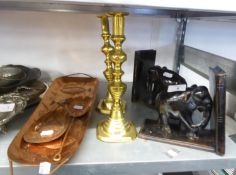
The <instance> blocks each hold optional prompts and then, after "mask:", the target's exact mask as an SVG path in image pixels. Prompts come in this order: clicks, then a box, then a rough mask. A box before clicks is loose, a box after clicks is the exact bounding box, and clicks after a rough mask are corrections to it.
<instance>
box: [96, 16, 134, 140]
mask: <svg viewBox="0 0 236 175" xmlns="http://www.w3.org/2000/svg"><path fill="white" fill-rule="evenodd" d="M109 15H111V16H112V17H113V35H112V37H111V39H112V41H113V42H114V46H115V50H114V52H112V55H111V61H112V63H113V65H114V71H113V82H112V83H111V84H109V91H110V93H111V96H112V98H113V105H112V109H111V114H110V116H109V118H108V119H106V120H103V121H101V122H99V124H98V127H97V138H98V139H100V140H102V141H105V142H126V141H131V140H133V139H135V138H136V136H137V133H136V129H135V126H134V125H133V123H132V122H130V121H127V120H125V116H124V112H125V111H123V108H122V103H121V97H122V96H123V94H124V93H125V91H126V85H125V84H124V83H123V82H122V80H121V76H122V75H123V74H124V72H123V71H122V70H121V65H122V64H123V62H124V61H125V60H126V54H125V53H124V52H123V50H122V43H123V42H124V40H125V36H124V16H125V15H128V13H123V12H114V13H109Z"/></svg>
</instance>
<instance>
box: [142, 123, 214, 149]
mask: <svg viewBox="0 0 236 175" xmlns="http://www.w3.org/2000/svg"><path fill="white" fill-rule="evenodd" d="M139 137H140V138H143V139H148V140H154V141H158V142H164V143H170V144H175V145H180V146H186V147H191V148H197V149H203V150H207V151H212V152H215V132H214V130H203V131H201V132H200V133H199V138H197V139H190V138H189V137H188V136H187V135H186V132H180V131H177V130H172V131H171V134H168V135H167V134H165V132H164V131H163V129H162V124H160V123H159V122H158V121H157V120H151V119H146V120H145V123H144V126H143V127H142V128H141V130H140V132H139Z"/></svg>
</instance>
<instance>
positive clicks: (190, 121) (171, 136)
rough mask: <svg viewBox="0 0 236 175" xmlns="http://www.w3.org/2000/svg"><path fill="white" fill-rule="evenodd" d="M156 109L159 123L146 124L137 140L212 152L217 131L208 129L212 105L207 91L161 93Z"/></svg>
mask: <svg viewBox="0 0 236 175" xmlns="http://www.w3.org/2000/svg"><path fill="white" fill-rule="evenodd" d="M156 108H157V110H158V113H159V116H158V119H157V120H151V119H146V120H145V123H144V126H143V127H142V129H141V130H140V133H139V137H140V138H143V139H150V140H154V141H160V142H165V143H171V144H176V145H180V146H187V147H192V148H198V149H203V150H208V151H215V147H216V141H215V140H216V139H215V133H216V132H215V131H216V129H215V128H209V126H208V123H209V121H210V120H211V116H212V115H211V112H212V108H213V102H212V99H211V96H210V94H209V92H208V89H207V88H206V87H204V86H196V85H193V86H191V87H190V88H187V89H186V90H185V91H175V92H167V91H163V92H161V93H160V95H159V97H158V98H157V99H156ZM196 113H198V115H196Z"/></svg>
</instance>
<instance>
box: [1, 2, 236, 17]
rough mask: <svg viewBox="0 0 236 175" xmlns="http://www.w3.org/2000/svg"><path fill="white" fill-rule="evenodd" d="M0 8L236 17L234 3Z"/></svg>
mask: <svg viewBox="0 0 236 175" xmlns="http://www.w3.org/2000/svg"><path fill="white" fill-rule="evenodd" d="M0 9H4V10H36V11H66V12H86V13H100V12H107V11H128V12H130V13H131V14H141V15H162V16H163V15H172V16H176V12H182V13H186V14H188V15H190V16H212V15H213V14H214V15H215V16H219V15H222V14H223V16H225V15H229V16H234V15H235V14H236V8H235V2H234V1H233V0H225V1H220V0H217V1H214V0H208V1H204V0H198V1H196V0H118V1H117V0H43V1H42V0H41V1H40V0H8V1H3V0H0Z"/></svg>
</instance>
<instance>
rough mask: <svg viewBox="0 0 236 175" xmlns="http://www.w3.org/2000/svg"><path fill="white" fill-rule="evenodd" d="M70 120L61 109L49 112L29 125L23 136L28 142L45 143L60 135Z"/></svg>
mask: <svg viewBox="0 0 236 175" xmlns="http://www.w3.org/2000/svg"><path fill="white" fill-rule="evenodd" d="M69 124H70V121H69V119H68V118H67V117H65V112H64V111H63V110H56V111H53V112H49V113H47V114H46V115H44V116H43V117H41V118H40V119H39V120H38V121H36V122H35V123H34V124H32V125H31V127H30V128H29V129H28V131H27V132H26V133H25V134H24V136H23V138H24V140H25V141H26V142H28V143H45V142H50V141H53V140H55V139H57V138H59V137H61V136H62V135H63V134H64V133H65V132H66V130H67V128H68V127H69Z"/></svg>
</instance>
